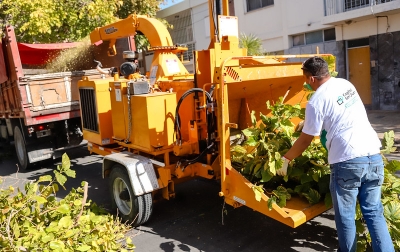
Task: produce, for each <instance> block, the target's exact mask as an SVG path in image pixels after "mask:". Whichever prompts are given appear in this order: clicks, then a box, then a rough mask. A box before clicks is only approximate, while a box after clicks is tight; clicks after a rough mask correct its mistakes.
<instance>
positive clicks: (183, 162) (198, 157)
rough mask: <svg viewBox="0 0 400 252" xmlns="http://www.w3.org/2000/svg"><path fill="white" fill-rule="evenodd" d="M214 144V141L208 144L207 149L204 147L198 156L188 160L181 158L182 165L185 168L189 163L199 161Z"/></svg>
mask: <svg viewBox="0 0 400 252" xmlns="http://www.w3.org/2000/svg"><path fill="white" fill-rule="evenodd" d="M213 146H214V142H212V143H211V144H210V145H209V146H207V148H206V149H204V150H203V151H202V152H201V153H200V154H199V155H198V156H197V157H195V158H193V159H190V160H187V159H182V160H180V163H181V164H182V167H183V168H185V167H186V166H188V165H191V164H194V163H197V162H198V161H199V160H200V159H201V158H202V157H203V156H204V154H206V153H207V152H208V151H209V150H210V149H211V148H212V147H213Z"/></svg>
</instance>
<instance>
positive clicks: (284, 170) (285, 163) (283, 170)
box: [276, 157, 290, 176]
mask: <svg viewBox="0 0 400 252" xmlns="http://www.w3.org/2000/svg"><path fill="white" fill-rule="evenodd" d="M281 160H282V168H280V169H279V170H277V171H276V174H278V175H280V176H286V174H287V168H288V165H289V163H290V160H289V159H287V158H285V157H282V158H281Z"/></svg>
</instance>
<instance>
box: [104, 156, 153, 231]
mask: <svg viewBox="0 0 400 252" xmlns="http://www.w3.org/2000/svg"><path fill="white" fill-rule="evenodd" d="M109 188H110V193H111V198H112V207H113V209H114V210H116V209H117V208H118V215H119V216H120V217H121V218H122V220H123V221H128V222H129V223H130V224H131V225H133V226H139V225H141V224H143V223H145V222H146V221H147V220H148V219H149V218H150V215H151V212H152V210H153V199H152V197H151V193H147V194H143V195H140V196H136V195H135V194H134V193H133V189H132V186H131V182H130V180H129V176H128V174H127V172H126V169H125V168H124V167H123V166H121V165H119V164H116V165H114V166H113V167H112V170H111V174H110V180H109Z"/></svg>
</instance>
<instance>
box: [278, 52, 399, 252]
mask: <svg viewBox="0 0 400 252" xmlns="http://www.w3.org/2000/svg"><path fill="white" fill-rule="evenodd" d="M302 69H303V75H304V77H305V79H306V83H307V84H309V85H310V86H311V88H312V89H313V90H315V93H314V94H313V95H312V97H311V99H310V100H309V102H308V104H307V106H306V115H305V121H304V127H303V130H302V133H301V135H300V137H299V138H298V139H297V141H296V142H295V143H294V144H293V147H292V148H291V149H290V150H289V151H288V152H287V153H286V154H285V156H284V157H283V158H282V159H283V166H282V168H281V169H279V170H278V171H277V174H278V175H282V176H284V175H286V173H287V166H288V164H289V162H290V161H291V160H293V159H294V158H296V157H298V156H299V155H301V154H302V152H303V151H304V150H305V149H306V148H307V147H308V146H309V145H310V143H311V141H312V140H313V138H314V136H319V135H320V133H321V132H322V131H323V130H325V131H326V148H327V150H328V162H329V164H330V167H331V180H330V191H331V195H332V202H333V208H334V210H335V223H336V229H337V233H338V240H339V250H338V251H343V252H344V251H346V252H347V251H351V252H352V251H356V245H357V237H356V226H355V220H354V219H355V211H356V203H357V200H358V201H359V203H360V207H361V211H362V214H363V217H364V219H365V221H366V223H367V226H368V230H369V232H370V234H371V238H372V248H373V250H374V251H375V252H377V251H382V252H391V251H394V247H393V243H392V239H391V238H390V235H389V232H388V229H387V225H386V221H385V218H384V216H383V207H382V203H381V186H382V183H383V174H384V170H383V167H384V165H383V161H382V157H381V155H380V147H381V142H380V140H379V138H378V136H377V133H376V132H375V131H374V129H373V128H372V126H371V124H370V123H369V121H368V117H367V113H366V111H365V108H364V105H363V103H362V101H361V99H360V96H359V95H358V93H357V91H356V89H355V87H354V86H353V85H352V84H351V83H350V82H348V81H347V80H345V79H340V78H331V77H330V74H329V70H328V64H327V63H326V62H325V60H323V59H322V58H320V57H312V58H309V59H307V60H306V61H305V62H304V63H303V66H302Z"/></svg>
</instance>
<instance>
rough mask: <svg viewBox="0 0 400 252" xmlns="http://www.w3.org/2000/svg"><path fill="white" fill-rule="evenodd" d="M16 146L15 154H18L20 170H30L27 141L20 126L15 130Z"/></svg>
mask: <svg viewBox="0 0 400 252" xmlns="http://www.w3.org/2000/svg"><path fill="white" fill-rule="evenodd" d="M14 146H15V152H16V153H17V158H18V163H19V168H20V169H22V170H26V169H28V168H29V166H30V163H29V159H28V153H27V152H26V146H25V140H24V136H23V135H22V132H21V129H20V128H19V127H18V126H15V128H14Z"/></svg>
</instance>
